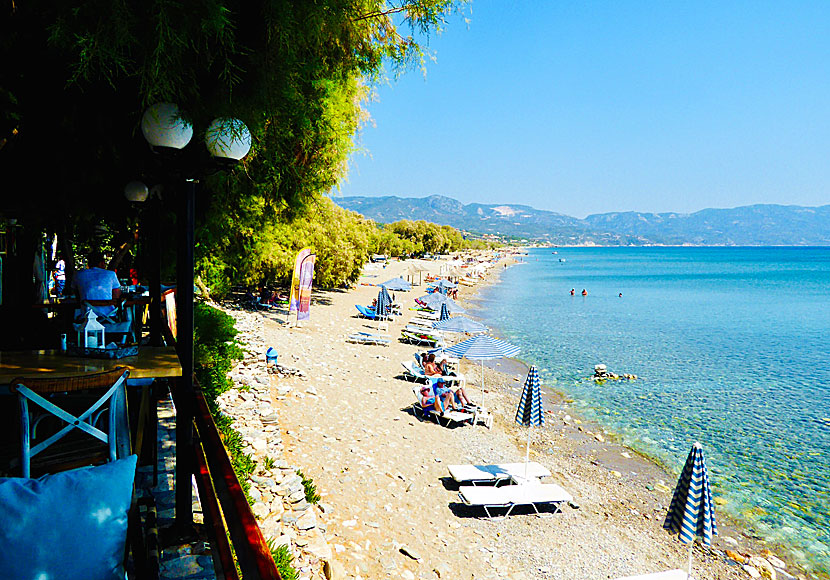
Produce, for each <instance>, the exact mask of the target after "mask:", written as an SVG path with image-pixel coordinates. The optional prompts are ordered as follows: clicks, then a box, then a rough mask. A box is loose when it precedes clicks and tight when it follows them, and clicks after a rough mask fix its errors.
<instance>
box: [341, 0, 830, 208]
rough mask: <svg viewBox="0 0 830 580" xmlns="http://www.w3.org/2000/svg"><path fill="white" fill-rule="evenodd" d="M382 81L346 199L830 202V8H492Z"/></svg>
mask: <svg viewBox="0 0 830 580" xmlns="http://www.w3.org/2000/svg"><path fill="white" fill-rule="evenodd" d="M465 12H466V14H465V16H466V18H467V19H468V21H469V22H465V21H464V19H463V18H462V17H461V16H453V17H452V18H450V20H449V22H448V23H447V26H446V28H445V30H444V32H443V33H442V34H440V35H432V36H431V37H430V38H429V40H428V42H429V46H428V50H429V52H430V54H431V55H432V56H433V57H434V59H435V60H434V61H429V62H428V64H427V72H426V76H424V75H423V74H421V72H420V71H417V70H416V71H412V72H409V73H407V74H406V75H404V76H403V77H401V78H400V79H398V80H397V81H394V80H392V81H390V82H389V83H386V84H383V85H381V86H378V87H377V89H376V100H375V101H374V102H372V103H370V104H369V105H368V110H369V113H370V115H371V117H372V119H371V121H370V123H368V124H367V125H366V126H364V128H363V129H362V130H361V132H360V135H359V137H358V146H359V147H360V148H361V151H360V152H358V153H356V154H354V155H353V156H352V157H351V158H350V161H349V164H350V170H349V178H348V181H347V182H346V183H345V184H343V185H342V187H341V190H340V192H339V193H336V195H340V196H347V195H366V196H381V195H398V196H401V197H424V196H427V195H435V194H437V195H446V196H448V197H452V198H455V199H458V200H459V201H461V202H462V203H472V202H478V203H487V204H490V203H493V204H502V203H513V204H525V205H530V206H533V207H536V208H538V209H546V210H550V211H556V212H560V213H564V214H567V215H571V216H575V217H585V216H586V215H589V214H593V213H605V212H615V211H641V212H682V213H689V212H694V211H697V210H700V209H704V208H709V207H717V208H729V207H737V206H741V205H751V204H756V203H778V204H786V205H790V204H792V205H807V206H816V205H826V204H830V2H828V1H827V0H822V1H817V2H807V1H783V0H782V1H780V2H767V1H763V0H754V1H746V2H738V1H734V2H733V1H728V0H726V1H720V2H706V1H695V2H680V1H679V0H678V1H671V0H667V1H665V2H654V1H650V2H649V1H640V2H634V1H627V0H615V1H611V0H597V1H594V0H573V1H554V0H547V1H522V0H516V1H510V0H478V1H475V2H472V3H471V4H469V5H468V6H467V8H466V9H465Z"/></svg>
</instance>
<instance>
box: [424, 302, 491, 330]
mask: <svg viewBox="0 0 830 580" xmlns="http://www.w3.org/2000/svg"><path fill="white" fill-rule="evenodd" d="M441 309H442V311H443V305H442V306H441ZM432 326H433V327H434V328H435V329H436V330H445V331H447V332H469V333H470V334H475V333H478V332H487V327H486V326H485V325H483V324H482V323H480V322H476V321H475V320H472V319H470V318H467V317H466V316H456V317H454V318H447V319H446V320H443V319H442V320H440V321H439V322H434V323H433V324H432Z"/></svg>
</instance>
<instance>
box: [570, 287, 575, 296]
mask: <svg viewBox="0 0 830 580" xmlns="http://www.w3.org/2000/svg"><path fill="white" fill-rule="evenodd" d="M575 291H576V290H574V289H573V288H571V296H573V295H574V292H575Z"/></svg>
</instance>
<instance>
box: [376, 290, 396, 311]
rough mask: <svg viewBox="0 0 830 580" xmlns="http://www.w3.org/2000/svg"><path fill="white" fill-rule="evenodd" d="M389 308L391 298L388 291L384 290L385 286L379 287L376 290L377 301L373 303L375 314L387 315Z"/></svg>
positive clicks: (390, 306)
mask: <svg viewBox="0 0 830 580" xmlns="http://www.w3.org/2000/svg"><path fill="white" fill-rule="evenodd" d="M391 308H392V298H391V297H390V296H389V292H387V291H386V288H383V287H381V289H380V291H379V292H378V299H377V303H376V304H375V314H376V315H377V316H379V317H380V316H388V315H389V311H390V310H391Z"/></svg>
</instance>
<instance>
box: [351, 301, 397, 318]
mask: <svg viewBox="0 0 830 580" xmlns="http://www.w3.org/2000/svg"><path fill="white" fill-rule="evenodd" d="M354 307H355V308H357V311H358V312H359V313H360V316H362V317H363V318H368V319H369V320H383V319H390V320H391V318H392V315H391V314H390V315H388V316H379V315H377V314H375V309H374V308H371V307H369V306H362V305H360V304H355V305H354Z"/></svg>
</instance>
